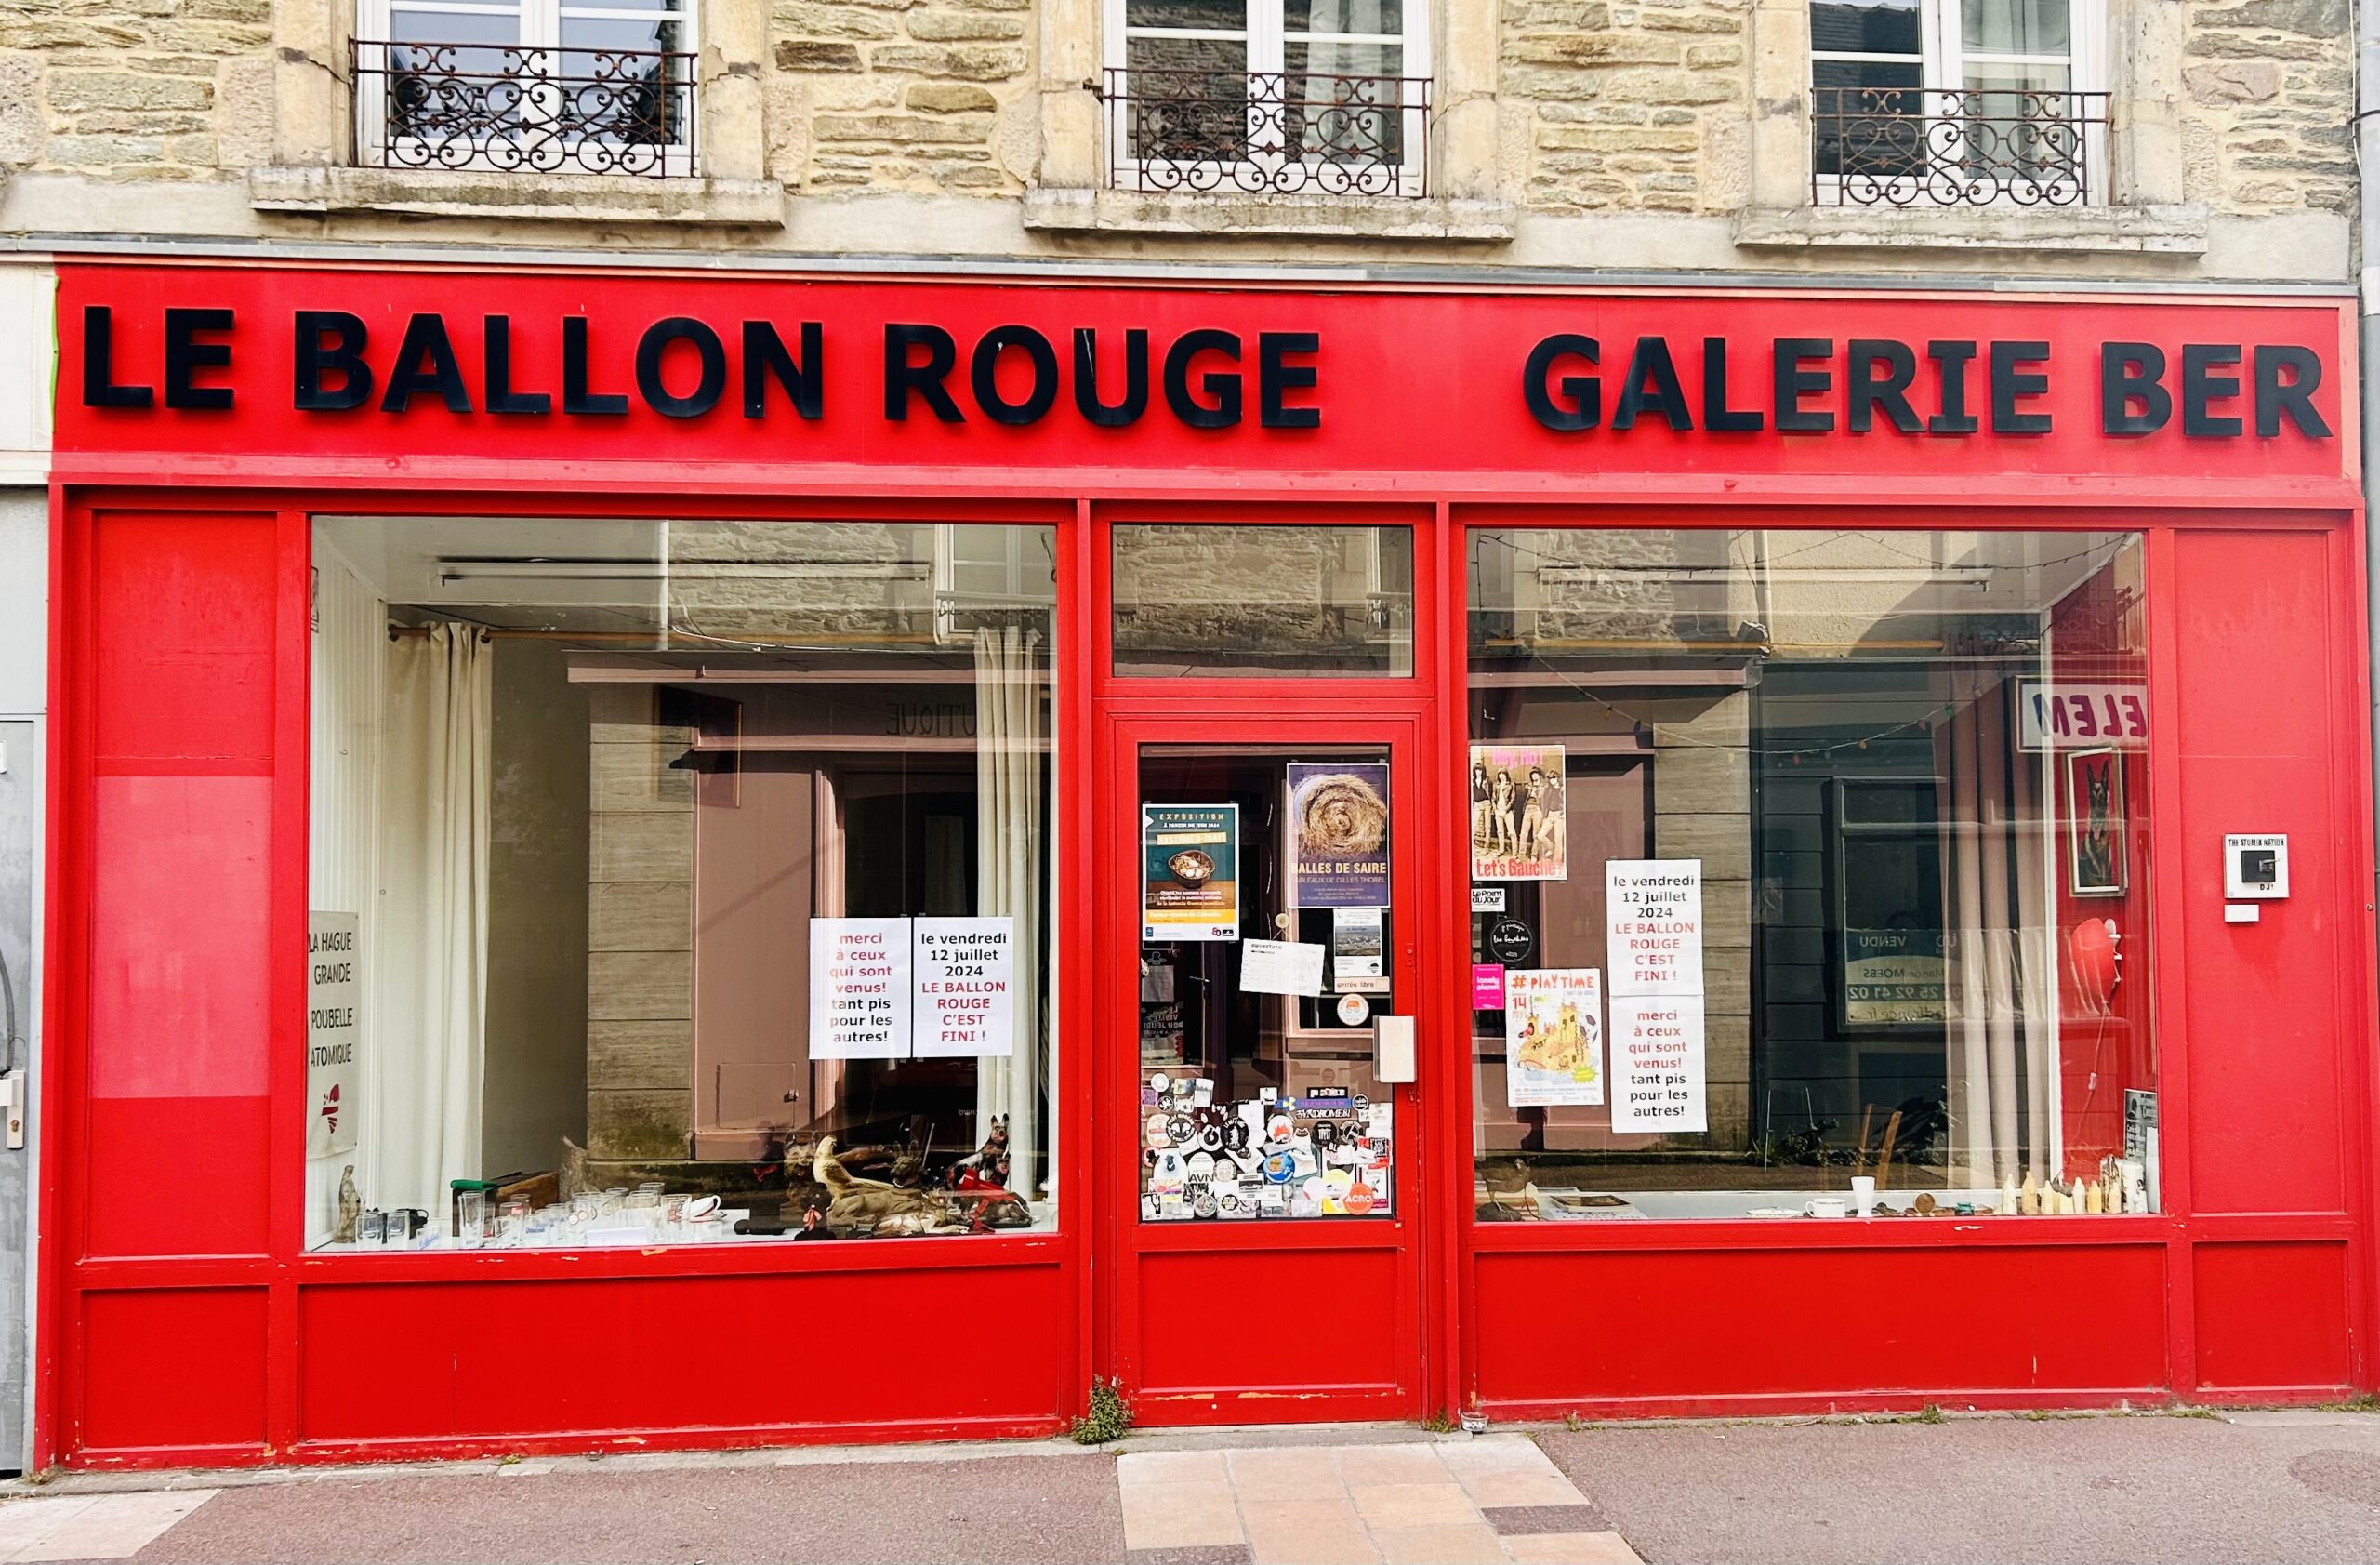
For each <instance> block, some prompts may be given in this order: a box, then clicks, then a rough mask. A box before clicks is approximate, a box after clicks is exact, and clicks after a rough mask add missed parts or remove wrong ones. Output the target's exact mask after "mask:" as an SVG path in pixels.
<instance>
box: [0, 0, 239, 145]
mask: <svg viewBox="0 0 2380 1565" xmlns="http://www.w3.org/2000/svg"><path fill="white" fill-rule="evenodd" d="M271 49H272V5H271V0H0V169H5V168H9V167H16V168H53V169H59V170H72V171H74V172H76V173H80V174H82V175H84V176H86V177H87V178H90V179H108V180H126V179H144V180H188V179H216V178H218V177H220V175H221V172H222V171H223V170H224V169H225V168H227V167H236V166H242V165H244V164H245V163H248V162H253V161H261V160H262V158H263V156H264V154H265V153H266V151H267V150H268V149H269V148H270V147H271V139H272V53H271Z"/></svg>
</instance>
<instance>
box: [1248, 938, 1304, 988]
mask: <svg viewBox="0 0 2380 1565" xmlns="http://www.w3.org/2000/svg"><path fill="white" fill-rule="evenodd" d="M1323 950H1324V948H1322V947H1321V946H1318V945H1317V946H1308V945H1301V944H1299V943H1298V942H1296V941H1293V940H1242V941H1241V942H1240V943H1239V987H1240V988H1242V989H1244V990H1246V991H1247V992H1248V993H1250V994H1320V993H1321V992H1322V957H1323Z"/></svg>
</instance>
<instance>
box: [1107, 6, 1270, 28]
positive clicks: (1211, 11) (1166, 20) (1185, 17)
mask: <svg viewBox="0 0 2380 1565" xmlns="http://www.w3.org/2000/svg"><path fill="white" fill-rule="evenodd" d="M1124 25H1125V27H1127V28H1135V27H1183V28H1195V29H1197V30H1198V31H1200V32H1204V33H1245V32H1247V31H1248V7H1246V5H1244V4H1243V3H1242V0H1124Z"/></svg>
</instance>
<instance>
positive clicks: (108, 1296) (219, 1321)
mask: <svg viewBox="0 0 2380 1565" xmlns="http://www.w3.org/2000/svg"><path fill="white" fill-rule="evenodd" d="M175 1187H176V1188H178V1189H181V1190H184V1191H196V1190H203V1189H205V1185H204V1184H202V1183H199V1182H197V1181H195V1180H193V1181H192V1182H191V1183H188V1184H184V1183H182V1182H180V1181H179V1180H177V1181H176V1184H175ZM157 1193H158V1195H159V1196H160V1197H161V1198H162V1197H163V1196H164V1194H165V1192H164V1191H159V1192H157ZM153 1204H154V1206H155V1208H156V1212H157V1215H158V1216H159V1217H160V1218H161V1219H165V1218H166V1214H169V1213H170V1212H171V1211H172V1210H174V1209H175V1208H176V1206H177V1204H178V1203H173V1202H169V1201H166V1200H163V1199H160V1200H157V1201H155V1202H154V1203H153ZM193 1204H204V1203H203V1202H197V1203H193ZM82 1348H83V1381H82V1386H83V1420H82V1422H83V1427H82V1431H81V1441H80V1443H81V1444H82V1445H83V1446H84V1447H85V1448H86V1449H87V1450H88V1451H90V1452H91V1453H92V1454H94V1455H104V1454H105V1452H107V1451H109V1450H111V1449H114V1450H131V1451H158V1450H170V1449H174V1448H179V1447H218V1448H219V1447H222V1446H255V1447H258V1448H259V1449H261V1448H262V1446H263V1445H264V1440H265V1414H264V1408H265V1371H264V1361H265V1294H264V1290H263V1289H261V1288H222V1289H196V1288H178V1289H169V1290H165V1291H163V1292H158V1293H91V1294H87V1295H86V1296H85V1298H84V1300H83V1334H82Z"/></svg>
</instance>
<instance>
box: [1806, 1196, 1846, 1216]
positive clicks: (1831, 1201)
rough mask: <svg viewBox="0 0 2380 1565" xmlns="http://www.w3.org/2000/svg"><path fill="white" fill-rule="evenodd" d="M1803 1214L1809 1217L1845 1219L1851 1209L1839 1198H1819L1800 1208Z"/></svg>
mask: <svg viewBox="0 0 2380 1565" xmlns="http://www.w3.org/2000/svg"><path fill="white" fill-rule="evenodd" d="M1802 1211H1803V1214H1805V1215H1806V1216H1811V1217H1847V1216H1849V1215H1850V1214H1851V1207H1850V1204H1849V1203H1848V1202H1846V1201H1845V1200H1844V1199H1843V1198H1842V1197H1841V1196H1820V1197H1819V1198H1818V1200H1813V1201H1806V1202H1805V1203H1803V1206H1802Z"/></svg>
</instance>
